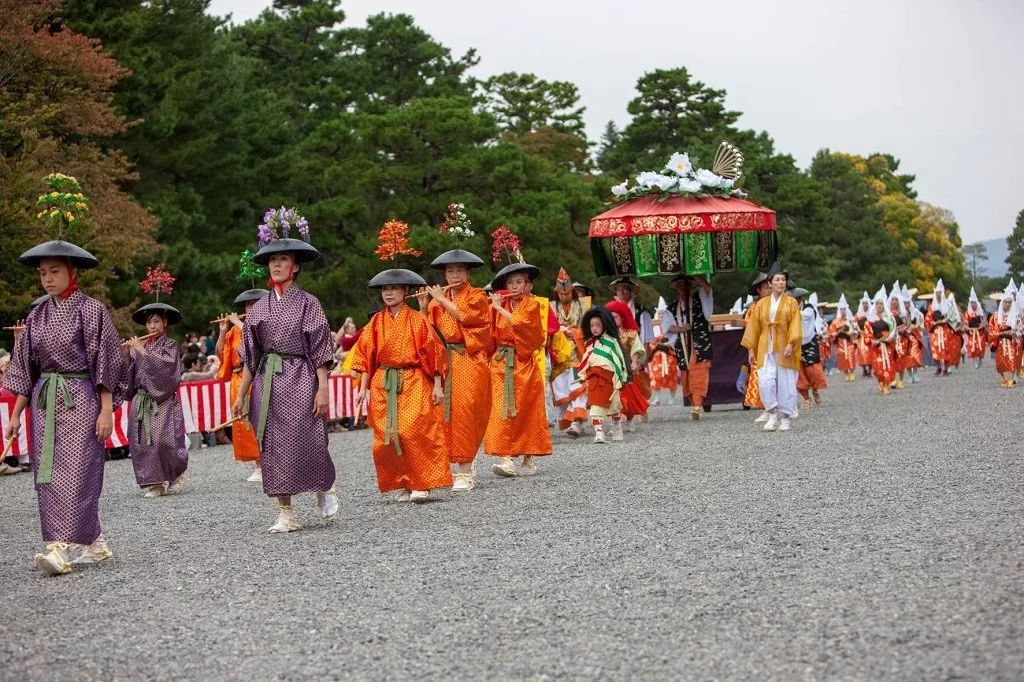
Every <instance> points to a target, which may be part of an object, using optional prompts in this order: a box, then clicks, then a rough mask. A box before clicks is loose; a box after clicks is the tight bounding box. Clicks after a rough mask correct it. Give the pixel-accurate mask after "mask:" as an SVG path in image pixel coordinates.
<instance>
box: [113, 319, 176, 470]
mask: <svg viewBox="0 0 1024 682" xmlns="http://www.w3.org/2000/svg"><path fill="white" fill-rule="evenodd" d="M179 371H180V367H179V361H178V344H176V343H175V342H174V340H173V339H171V338H168V337H167V336H161V337H159V338H157V339H155V340H154V341H152V342H151V343H149V344H148V345H147V346H146V352H145V353H144V354H141V355H140V354H139V353H136V352H135V351H132V354H131V363H130V364H129V365H128V370H127V372H125V391H124V398H125V400H131V401H132V402H131V410H130V411H129V413H128V431H129V433H128V451H129V452H130V453H131V456H132V468H134V469H135V481H136V482H137V483H138V484H139V485H140V486H143V487H145V486H150V485H156V484H157V483H165V482H166V483H173V482H174V480H175V479H176V478H178V476H180V475H181V474H183V473H184V472H185V469H187V468H188V450H187V449H186V447H185V439H184V438H183V437H182V434H183V433H185V420H184V417H182V414H181V400H180V399H179V398H178V385H179V384H180V383H181V379H180V374H179ZM140 390H143V391H146V393H148V394H149V395H150V397H151V398H152V399H153V401H155V402H156V404H157V413H156V414H154V415H151V416H150V432H151V434H152V437H153V444H152V445H149V444H148V439H147V438H146V433H145V429H144V422H143V421H139V420H138V419H137V415H138V414H139V404H140V402H141V401H142V396H141V395H140V394H139V391H140Z"/></svg>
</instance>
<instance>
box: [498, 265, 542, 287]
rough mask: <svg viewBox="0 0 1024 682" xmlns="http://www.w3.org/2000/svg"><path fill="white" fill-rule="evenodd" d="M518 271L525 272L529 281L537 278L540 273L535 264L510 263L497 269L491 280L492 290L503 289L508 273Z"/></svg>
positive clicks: (512, 273)
mask: <svg viewBox="0 0 1024 682" xmlns="http://www.w3.org/2000/svg"><path fill="white" fill-rule="evenodd" d="M518 272H521V273H523V274H525V275H526V276H527V277H529V278H530V281H531V282H532V281H533V280H535V279H537V277H538V276H539V275H540V268H538V267H537V266H536V265H530V264H529V263H511V264H509V265H506V266H505V267H503V268H502V269H501V270H498V273H497V274H496V275H495V276H494V279H493V280H491V287H492V288H493V289H494V291H498V290H499V289H504V288H505V280H507V279H508V277H509V275H514V274H516V273H518Z"/></svg>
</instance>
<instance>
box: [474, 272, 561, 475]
mask: <svg viewBox="0 0 1024 682" xmlns="http://www.w3.org/2000/svg"><path fill="white" fill-rule="evenodd" d="M539 274H540V270H539V269H538V268H537V267H535V266H533V265H528V264H527V263H512V264H511V265H507V266H505V267H504V268H502V269H501V270H500V271H498V274H497V275H495V277H494V282H493V283H492V284H491V286H492V288H493V290H494V293H492V294H491V337H492V342H493V344H494V354H493V356H492V357H491V361H490V373H491V415H490V420H489V421H488V423H487V434H486V435H485V436H484V452H486V453H487V454H489V455H493V456H496V457H501V462H499V463H495V464H493V465H491V470H492V471H493V472H494V473H495V474H497V475H499V476H504V477H513V476H532V475H533V474H536V473H537V466H536V464H534V461H533V460H534V457H538V456H543V455H550V454H551V432H550V431H549V430H548V418H547V413H546V411H545V406H544V373H543V372H542V371H541V367H540V365H539V364H538V353H537V351H538V350H541V349H542V348H544V342H545V340H546V339H545V332H544V324H543V321H542V320H541V310H540V304H539V303H538V302H537V300H536V299H535V298H533V297H532V296H530V295H529V286H528V285H529V283H530V282H531V281H533V280H534V279H536V277H537V275H539ZM502 290H506V291H507V293H503V292H502ZM519 456H522V457H523V463H522V465H521V466H520V467H519V469H518V470H517V469H516V464H515V458H516V457H519Z"/></svg>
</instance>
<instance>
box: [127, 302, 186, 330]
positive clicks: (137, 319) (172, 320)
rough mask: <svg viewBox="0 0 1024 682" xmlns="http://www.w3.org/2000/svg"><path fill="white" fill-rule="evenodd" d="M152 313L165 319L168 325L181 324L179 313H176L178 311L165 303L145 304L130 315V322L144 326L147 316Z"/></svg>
mask: <svg viewBox="0 0 1024 682" xmlns="http://www.w3.org/2000/svg"><path fill="white" fill-rule="evenodd" d="M154 313H157V314H159V315H163V316H164V317H166V318H167V324H168V325H172V324H178V323H179V322H181V313H180V312H178V309H177V308H175V307H174V306H169V305H167V304H166V303H147V304H146V305H144V306H142V307H141V308H139V309H138V310H136V311H135V312H134V313H132V322H134V323H135V324H146V321H147V320H149V316H150V315H152V314H154Z"/></svg>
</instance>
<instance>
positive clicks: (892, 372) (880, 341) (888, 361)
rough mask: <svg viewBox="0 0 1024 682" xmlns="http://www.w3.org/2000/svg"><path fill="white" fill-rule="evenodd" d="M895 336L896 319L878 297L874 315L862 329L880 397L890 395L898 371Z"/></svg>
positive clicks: (883, 301) (883, 298)
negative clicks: (869, 350)
mask: <svg viewBox="0 0 1024 682" xmlns="http://www.w3.org/2000/svg"><path fill="white" fill-rule="evenodd" d="M897 336H898V334H897V332H896V319H895V318H894V317H893V316H892V314H891V313H890V312H889V311H888V310H887V308H886V305H885V297H884V296H882V295H879V296H877V297H876V298H875V310H874V315H872V316H871V318H869V321H868V323H867V325H866V326H865V327H864V341H865V343H867V345H868V347H869V348H871V367H872V371H873V373H874V375H875V379H877V380H878V390H879V391H881V392H882V395H889V394H890V393H892V387H891V385H892V382H893V380H894V379H895V378H896V372H897V370H898V369H899V365H898V364H897V358H896V353H895V348H894V344H895V341H896V337H897Z"/></svg>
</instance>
